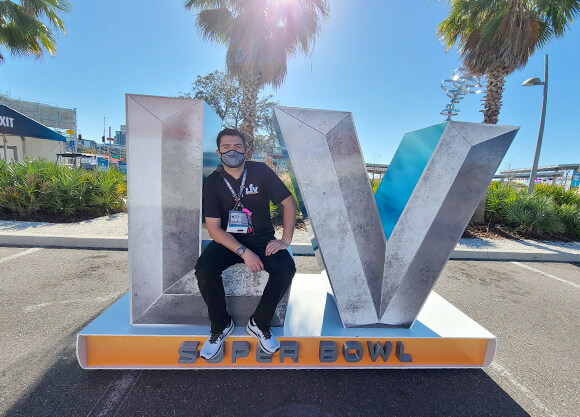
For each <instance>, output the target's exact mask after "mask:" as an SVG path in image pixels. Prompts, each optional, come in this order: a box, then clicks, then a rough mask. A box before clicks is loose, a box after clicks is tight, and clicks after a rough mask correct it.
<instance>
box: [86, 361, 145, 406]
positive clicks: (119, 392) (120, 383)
mask: <svg viewBox="0 0 580 417" xmlns="http://www.w3.org/2000/svg"><path fill="white" fill-rule="evenodd" d="M141 372H142V371H129V372H124V373H123V374H122V376H121V377H120V378H119V379H118V380H115V381H113V382H111V383H110V384H109V386H108V387H107V389H106V390H105V392H104V393H103V395H101V398H99V400H98V401H97V403H96V404H95V405H94V406H93V408H92V410H91V411H89V414H87V417H93V416H95V417H105V416H108V415H111V414H113V412H114V414H113V415H116V414H117V411H118V410H119V408H120V406H121V405H122V404H123V402H125V399H126V398H127V395H129V393H130V392H131V390H132V389H133V387H134V386H135V384H136V383H137V380H138V379H139V376H141Z"/></svg>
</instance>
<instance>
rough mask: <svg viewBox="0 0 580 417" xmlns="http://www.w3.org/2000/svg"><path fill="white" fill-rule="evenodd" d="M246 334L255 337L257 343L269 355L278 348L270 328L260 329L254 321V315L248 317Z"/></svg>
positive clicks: (278, 345) (278, 344)
mask: <svg viewBox="0 0 580 417" xmlns="http://www.w3.org/2000/svg"><path fill="white" fill-rule="evenodd" d="M246 329H247V330H248V334H249V335H250V336H253V337H255V338H256V339H258V343H259V344H260V347H261V348H262V350H263V351H264V352H266V353H268V354H270V355H272V354H274V353H276V352H277V351H278V349H280V343H278V340H276V338H275V337H274V336H272V329H270V328H269V327H268V329H267V330H264V331H262V330H260V328H259V327H258V325H257V324H256V322H255V321H254V316H252V317H250V321H249V322H248V327H247V328H246Z"/></svg>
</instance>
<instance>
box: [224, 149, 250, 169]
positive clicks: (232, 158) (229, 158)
mask: <svg viewBox="0 0 580 417" xmlns="http://www.w3.org/2000/svg"><path fill="white" fill-rule="evenodd" d="M220 154H221V158H220V159H221V160H222V162H223V163H224V165H225V166H227V167H230V168H237V167H239V166H241V165H242V164H243V163H244V160H245V157H244V154H243V153H240V152H238V151H235V150H233V149H232V150H231V151H228V152H225V153H221V152H220Z"/></svg>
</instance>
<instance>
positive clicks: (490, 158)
mask: <svg viewBox="0 0 580 417" xmlns="http://www.w3.org/2000/svg"><path fill="white" fill-rule="evenodd" d="M275 116H276V120H277V124H278V137H279V139H280V140H281V143H282V144H283V148H284V150H285V151H286V152H287V160H289V161H290V167H289V168H290V169H291V172H292V175H293V180H294V181H295V182H294V185H295V188H296V189H297V190H299V193H300V194H301V197H302V198H301V200H302V201H303V202H304V203H305V207H302V209H303V212H306V213H308V216H309V217H310V221H311V225H312V228H313V231H314V234H315V237H316V239H317V242H318V248H319V250H320V256H321V260H322V262H323V266H324V268H325V269H326V271H327V274H328V278H329V280H330V284H331V286H332V290H333V293H334V296H335V299H336V303H337V306H338V310H339V313H340V317H341V319H342V322H343V325H344V326H345V327H364V326H370V327H380V326H393V327H410V326H411V325H412V324H413V322H414V321H415V319H416V318H417V315H418V313H419V311H420V309H421V307H422V306H423V304H424V302H425V300H426V299H427V296H428V295H429V293H430V292H431V290H432V288H433V286H434V285H435V282H436V280H437V278H438V276H439V274H440V273H441V270H442V269H443V267H444V266H445V263H446V262H447V260H448V258H449V255H450V254H451V251H452V250H453V248H454V246H455V245H456V244H457V241H458V240H459V237H460V236H461V233H462V232H463V230H464V229H465V227H466V225H467V223H468V221H469V219H470V217H471V215H472V214H473V212H474V210H475V208H476V206H477V204H478V203H479V201H480V200H481V198H482V196H483V195H484V193H485V191H486V189H487V185H488V184H489V183H490V181H491V179H492V177H493V175H494V173H495V171H496V170H497V168H498V166H499V164H500V162H501V160H502V159H503V157H504V155H505V153H506V152H507V150H508V148H509V146H510V144H511V142H512V140H513V138H514V136H515V134H516V133H517V130H518V129H517V128H515V127H511V126H497V125H482V124H474V123H461V122H451V121H450V122H445V123H442V124H439V125H435V126H431V127H428V128H425V129H422V130H418V131H415V132H411V133H408V134H407V135H405V137H404V138H403V141H402V142H401V145H400V146H399V148H398V150H397V152H396V154H395V156H394V158H393V160H392V162H391V164H390V166H389V169H388V170H387V173H386V175H385V177H384V178H383V181H382V182H381V185H380V187H379V189H378V190H377V192H376V194H375V196H373V193H372V189H371V187H370V184H369V180H368V177H367V172H366V169H365V164H364V160H363V157H362V154H361V150H360V147H359V143H358V139H357V135H356V131H355V127H354V123H353V120H352V115H351V114H350V113H346V112H334V111H323V110H311V109H298V108H290V107H278V108H276V109H275ZM377 139H378V138H377Z"/></svg>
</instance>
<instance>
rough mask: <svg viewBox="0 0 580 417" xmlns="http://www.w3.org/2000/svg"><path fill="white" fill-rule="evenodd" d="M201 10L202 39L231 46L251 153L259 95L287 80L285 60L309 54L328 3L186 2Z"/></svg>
mask: <svg viewBox="0 0 580 417" xmlns="http://www.w3.org/2000/svg"><path fill="white" fill-rule="evenodd" d="M185 7H186V8H187V9H190V10H197V11H199V13H198V14H197V18H196V25H197V27H198V28H199V29H200V31H201V34H202V36H203V37H204V38H205V39H207V40H210V41H212V42H215V43H218V44H221V45H225V46H227V52H226V67H227V69H228V73H229V74H231V75H233V76H234V77H236V79H237V80H238V81H239V82H240V85H241V87H242V90H243V96H242V101H241V102H240V110H241V112H242V119H243V121H242V131H243V133H244V135H245V136H246V137H247V138H248V142H249V145H250V154H251V152H252V147H253V139H254V130H255V129H256V128H257V127H258V126H257V121H256V120H257V117H258V116H257V102H258V93H259V92H260V90H261V89H262V88H263V87H264V86H265V85H272V86H273V87H278V86H280V85H281V84H282V82H283V81H284V78H285V77H286V72H287V67H286V59H287V58H288V57H289V56H292V55H294V54H296V53H297V52H299V51H302V52H304V53H305V54H308V53H309V52H310V51H311V50H312V47H313V45H314V40H315V39H316V36H317V35H318V32H319V30H320V23H321V21H322V20H323V19H325V18H326V17H327V16H328V13H329V6H328V2H327V0H294V1H274V0H186V2H185Z"/></svg>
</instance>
